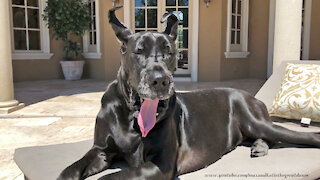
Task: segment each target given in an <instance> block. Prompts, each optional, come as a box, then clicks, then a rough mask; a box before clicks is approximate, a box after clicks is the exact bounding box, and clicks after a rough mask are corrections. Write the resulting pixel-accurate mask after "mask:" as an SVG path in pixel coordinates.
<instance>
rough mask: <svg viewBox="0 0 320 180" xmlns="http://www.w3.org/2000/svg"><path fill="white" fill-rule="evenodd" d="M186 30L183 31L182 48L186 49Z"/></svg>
mask: <svg viewBox="0 0 320 180" xmlns="http://www.w3.org/2000/svg"><path fill="white" fill-rule="evenodd" d="M188 41H189V39H188V30H183V48H188Z"/></svg>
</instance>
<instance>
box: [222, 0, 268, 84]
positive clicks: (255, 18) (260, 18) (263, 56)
mask: <svg viewBox="0 0 320 180" xmlns="http://www.w3.org/2000/svg"><path fill="white" fill-rule="evenodd" d="M222 1H223V5H222V9H223V12H222V13H223V16H222V19H223V20H222V27H221V28H222V33H221V37H222V39H221V47H222V48H221V57H222V58H221V66H220V68H221V70H220V71H221V75H220V77H221V78H220V80H229V79H241V78H262V79H264V78H266V77H267V60H268V27H269V26H268V24H269V18H268V17H269V0H259V1H250V4H249V27H248V29H249V33H248V51H249V52H250V54H249V56H248V57H247V58H240V59H226V58H225V56H224V52H225V50H226V29H227V5H228V2H227V1H226V0H222Z"/></svg>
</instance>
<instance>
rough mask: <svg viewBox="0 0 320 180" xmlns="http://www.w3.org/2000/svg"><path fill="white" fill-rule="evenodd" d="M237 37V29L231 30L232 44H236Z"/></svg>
mask: <svg viewBox="0 0 320 180" xmlns="http://www.w3.org/2000/svg"><path fill="white" fill-rule="evenodd" d="M235 37H236V33H235V31H231V44H234V39H235Z"/></svg>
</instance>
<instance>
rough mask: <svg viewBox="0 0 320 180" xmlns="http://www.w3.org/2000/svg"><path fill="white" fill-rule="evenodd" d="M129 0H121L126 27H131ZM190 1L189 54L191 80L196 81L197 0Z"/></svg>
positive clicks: (197, 47) (197, 41)
mask: <svg viewBox="0 0 320 180" xmlns="http://www.w3.org/2000/svg"><path fill="white" fill-rule="evenodd" d="M130 3H131V1H130V0H124V1H123V7H124V25H125V26H126V27H128V28H130V27H131V18H130V14H131V13H130V7H131V4H130ZM190 3H192V6H191V7H192V9H191V11H192V14H193V16H192V17H191V18H192V26H191V28H192V34H191V36H192V49H191V51H192V56H191V61H190V64H191V67H192V68H191V80H192V81H194V82H196V81H198V51H199V20H200V19H199V8H200V7H199V1H190Z"/></svg>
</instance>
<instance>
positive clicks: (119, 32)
mask: <svg viewBox="0 0 320 180" xmlns="http://www.w3.org/2000/svg"><path fill="white" fill-rule="evenodd" d="M120 8H122V6H119V7H115V8H112V9H110V10H109V23H110V24H111V26H112V29H113V30H114V32H115V34H116V36H117V37H118V39H119V40H120V41H121V42H123V43H127V42H128V40H129V36H130V35H131V34H132V33H131V31H130V29H128V28H127V27H125V26H124V25H123V24H122V23H121V22H120V21H119V19H118V18H117V16H116V14H115V11H116V10H118V9H120Z"/></svg>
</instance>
